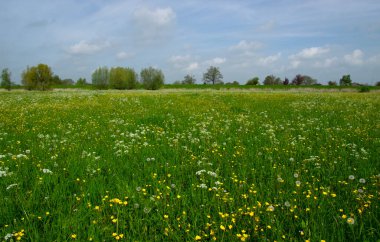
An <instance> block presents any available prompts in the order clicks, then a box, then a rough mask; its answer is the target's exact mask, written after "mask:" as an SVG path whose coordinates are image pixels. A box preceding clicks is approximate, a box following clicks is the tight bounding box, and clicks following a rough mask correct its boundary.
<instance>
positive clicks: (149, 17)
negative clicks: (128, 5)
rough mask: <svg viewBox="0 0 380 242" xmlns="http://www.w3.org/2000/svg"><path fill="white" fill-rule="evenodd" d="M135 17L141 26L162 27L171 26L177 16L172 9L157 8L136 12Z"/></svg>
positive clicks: (141, 9) (142, 9)
mask: <svg viewBox="0 0 380 242" xmlns="http://www.w3.org/2000/svg"><path fill="white" fill-rule="evenodd" d="M134 17H135V20H137V21H138V22H139V23H140V24H144V25H145V24H150V25H154V26H161V27H162V26H166V25H169V24H171V23H172V22H173V21H174V19H175V17H176V15H175V13H174V11H173V10H172V9H171V8H156V9H154V10H151V9H147V8H140V9H138V10H137V11H136V12H135V14H134Z"/></svg>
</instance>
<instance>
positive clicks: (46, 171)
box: [42, 168, 53, 174]
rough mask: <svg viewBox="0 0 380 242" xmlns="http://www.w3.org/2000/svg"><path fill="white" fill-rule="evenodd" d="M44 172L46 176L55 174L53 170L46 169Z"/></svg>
mask: <svg viewBox="0 0 380 242" xmlns="http://www.w3.org/2000/svg"><path fill="white" fill-rule="evenodd" d="M42 172H43V173H45V174H53V172H52V171H51V170H49V169H46V168H44V169H42Z"/></svg>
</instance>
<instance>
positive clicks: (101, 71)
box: [91, 66, 109, 89]
mask: <svg viewBox="0 0 380 242" xmlns="http://www.w3.org/2000/svg"><path fill="white" fill-rule="evenodd" d="M91 77H92V84H93V85H94V86H95V87H96V88H98V89H106V88H108V85H109V71H108V68H107V67H105V66H104V67H99V68H98V69H96V70H95V71H94V72H93V73H92V75H91Z"/></svg>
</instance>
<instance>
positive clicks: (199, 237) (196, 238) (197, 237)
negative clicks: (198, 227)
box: [194, 235, 202, 240]
mask: <svg viewBox="0 0 380 242" xmlns="http://www.w3.org/2000/svg"><path fill="white" fill-rule="evenodd" d="M201 239H202V237H201V236H199V235H197V236H195V239H194V240H201Z"/></svg>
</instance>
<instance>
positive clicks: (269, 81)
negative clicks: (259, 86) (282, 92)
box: [263, 75, 282, 85]
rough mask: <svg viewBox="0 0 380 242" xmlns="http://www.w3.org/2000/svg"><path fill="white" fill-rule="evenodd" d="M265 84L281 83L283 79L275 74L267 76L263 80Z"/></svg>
mask: <svg viewBox="0 0 380 242" xmlns="http://www.w3.org/2000/svg"><path fill="white" fill-rule="evenodd" d="M263 84H264V85H281V84H282V81H281V79H280V78H279V77H275V76H274V75H269V76H266V77H265V79H264V82H263Z"/></svg>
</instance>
